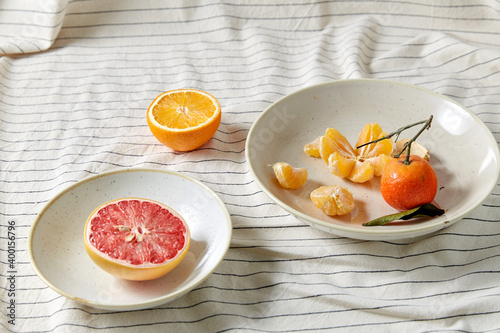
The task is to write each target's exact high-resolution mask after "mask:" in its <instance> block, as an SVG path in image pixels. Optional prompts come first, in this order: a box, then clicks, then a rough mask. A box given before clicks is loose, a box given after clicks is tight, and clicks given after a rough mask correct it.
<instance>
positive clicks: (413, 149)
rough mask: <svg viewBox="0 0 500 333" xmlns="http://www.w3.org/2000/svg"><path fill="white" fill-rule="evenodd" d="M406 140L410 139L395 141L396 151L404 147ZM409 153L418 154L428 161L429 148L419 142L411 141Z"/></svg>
mask: <svg viewBox="0 0 500 333" xmlns="http://www.w3.org/2000/svg"><path fill="white" fill-rule="evenodd" d="M408 141H410V139H401V140H398V141H396V150H397V151H398V152H401V151H403V150H404V149H406V144H407V143H408ZM410 155H417V156H420V157H422V158H423V159H424V160H426V161H427V162H429V160H430V156H429V150H428V149H427V148H425V147H424V146H422V145H421V144H420V143H418V142H415V141H414V142H412V143H411V146H410Z"/></svg>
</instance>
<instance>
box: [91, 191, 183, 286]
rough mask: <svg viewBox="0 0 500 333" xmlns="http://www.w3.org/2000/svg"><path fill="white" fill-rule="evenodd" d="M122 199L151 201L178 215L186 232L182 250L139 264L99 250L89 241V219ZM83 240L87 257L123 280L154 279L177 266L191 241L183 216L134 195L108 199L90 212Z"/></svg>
mask: <svg viewBox="0 0 500 333" xmlns="http://www.w3.org/2000/svg"><path fill="white" fill-rule="evenodd" d="M122 200H140V201H147V202H151V203H155V204H158V205H160V206H161V207H162V208H166V209H167V210H169V211H170V213H172V214H173V215H174V216H176V217H178V218H179V219H180V220H181V221H182V222H183V224H184V226H185V228H186V234H185V240H186V241H185V243H184V247H183V248H182V250H180V251H179V252H178V254H177V255H176V256H175V257H173V258H172V259H170V260H166V261H165V262H162V263H160V264H153V263H143V264H141V265H140V266H138V265H134V264H131V263H129V262H127V261H126V260H121V259H115V258H112V257H111V256H109V255H108V254H106V253H103V252H102V251H99V250H98V249H97V248H96V247H95V246H94V245H93V244H92V243H91V242H90V241H89V235H90V233H89V232H90V227H91V223H90V221H91V220H92V218H93V217H94V216H95V215H96V214H97V212H99V211H100V210H101V209H102V208H103V207H105V206H107V205H110V204H112V203H116V202H118V201H122ZM83 242H84V246H85V250H86V251H87V254H88V255H89V257H90V258H91V259H92V261H93V262H94V263H95V264H96V265H97V266H98V267H99V268H101V269H102V270H104V271H105V272H107V273H109V274H111V275H114V276H115V277H118V278H121V279H124V280H133V281H146V280H154V279H157V278H160V277H162V276H164V275H166V274H167V273H169V272H170V271H172V270H173V269H174V268H175V267H177V266H178V265H179V264H180V263H181V261H182V260H183V259H184V257H185V256H186V254H187V253H188V251H189V246H190V243H191V237H190V230H189V226H188V224H187V223H186V221H185V220H184V218H183V217H182V216H181V215H180V214H179V213H177V212H176V211H175V210H173V209H172V208H170V207H168V206H166V205H165V204H163V203H160V202H157V201H154V200H150V199H143V198H136V197H128V198H121V199H116V200H112V201H108V202H106V203H104V204H102V205H100V206H99V207H97V208H96V209H95V210H94V211H93V212H92V214H90V216H89V217H88V219H87V222H86V223H85V229H84V234H83Z"/></svg>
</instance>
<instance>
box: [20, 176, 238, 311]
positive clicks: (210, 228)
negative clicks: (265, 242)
mask: <svg viewBox="0 0 500 333" xmlns="http://www.w3.org/2000/svg"><path fill="white" fill-rule="evenodd" d="M123 197H141V198H146V199H152V200H156V201H159V202H162V203H164V204H166V205H167V206H169V207H171V208H173V209H174V210H175V211H177V212H178V213H179V214H181V215H182V216H183V217H184V218H185V220H186V222H187V223H188V225H189V229H190V232H191V245H190V249H189V252H188V253H187V254H186V256H185V257H184V259H183V260H182V262H181V263H180V264H179V266H177V267H176V268H175V269H174V270H172V271H171V272H170V273H168V274H167V275H165V276H164V277H162V278H159V279H156V280H152V281H141V282H134V281H125V280H120V279H117V278H115V277H113V276H111V275H109V274H107V273H105V272H104V271H102V270H101V269H100V268H98V267H97V266H96V265H95V264H94V263H93V262H92V261H91V259H90V258H89V257H88V255H87V253H86V251H85V248H84V246H83V228H84V225H85V223H86V221H87V218H88V216H89V215H90V214H91V213H92V211H93V210H94V209H95V208H96V207H98V206H99V205H101V204H103V203H105V202H107V201H110V200H113V199H118V198H123ZM231 234H232V225H231V217H230V215H229V213H228V211H227V208H226V206H225V205H224V203H223V202H222V200H220V199H219V197H218V196H217V195H216V194H215V193H214V192H213V191H212V190H210V189H209V188H208V187H206V186H205V185H203V184H201V183H200V182H198V181H196V180H194V179H192V178H189V177H187V176H184V175H182V174H179V173H175V172H170V171H162V170H155V169H126V170H119V171H113V172H107V173H103V174H100V175H97V176H94V177H90V178H87V179H84V180H82V181H80V182H78V183H76V184H74V185H73V186H71V187H69V188H68V189H66V190H64V191H63V192H62V193H60V194H59V195H58V196H56V197H55V198H54V199H52V200H51V201H50V202H49V203H48V204H47V205H46V206H45V208H43V209H42V211H41V212H40V213H39V214H38V216H37V218H36V220H35V223H34V224H33V226H32V227H31V230H30V234H29V241H28V246H29V255H30V259H31V263H32V265H33V267H34V269H35V271H36V273H37V274H38V276H39V277H40V278H41V279H42V280H43V281H44V282H45V283H46V284H47V285H48V286H49V287H50V288H52V289H53V290H55V291H56V292H58V293H59V294H61V295H63V296H66V297H68V298H70V299H72V300H74V301H76V302H79V303H82V304H85V305H88V306H91V307H95V308H98V309H104V310H137V309H144V308H150V307H154V306H157V305H161V304H164V303H167V302H169V301H172V300H174V299H175V298H178V297H180V296H182V295H184V294H186V293H187V292H189V291H191V290H192V289H193V288H195V287H196V286H197V285H199V284H200V283H201V282H202V281H204V280H205V279H206V278H207V277H208V276H209V275H210V274H211V273H212V272H213V271H214V270H215V269H216V267H217V266H218V265H219V263H220V262H221V261H222V259H223V257H224V256H225V254H226V252H227V250H228V248H229V244H230V240H231Z"/></svg>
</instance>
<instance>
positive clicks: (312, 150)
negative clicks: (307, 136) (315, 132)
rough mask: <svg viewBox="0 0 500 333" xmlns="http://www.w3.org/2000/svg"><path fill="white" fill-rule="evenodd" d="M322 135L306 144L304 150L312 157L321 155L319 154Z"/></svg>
mask: <svg viewBox="0 0 500 333" xmlns="http://www.w3.org/2000/svg"><path fill="white" fill-rule="evenodd" d="M320 140H321V137H317V138H316V140H314V141H313V142H310V143H308V144H306V145H305V146H304V152H305V153H306V154H308V155H309V156H312V157H321V156H320V154H319V142H320Z"/></svg>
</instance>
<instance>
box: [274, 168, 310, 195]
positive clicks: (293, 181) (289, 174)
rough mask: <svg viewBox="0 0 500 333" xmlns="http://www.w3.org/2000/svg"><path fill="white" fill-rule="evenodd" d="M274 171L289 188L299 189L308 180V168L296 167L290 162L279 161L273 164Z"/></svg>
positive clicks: (285, 186) (279, 179) (277, 177)
mask: <svg viewBox="0 0 500 333" xmlns="http://www.w3.org/2000/svg"><path fill="white" fill-rule="evenodd" d="M273 171H274V175H275V176H276V179H278V182H279V183H280V185H281V186H283V187H284V188H289V189H298V188H299V187H301V186H302V185H304V184H305V182H306V180H307V170H306V169H304V168H294V167H293V166H291V165H290V164H288V163H285V162H278V163H274V164H273Z"/></svg>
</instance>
